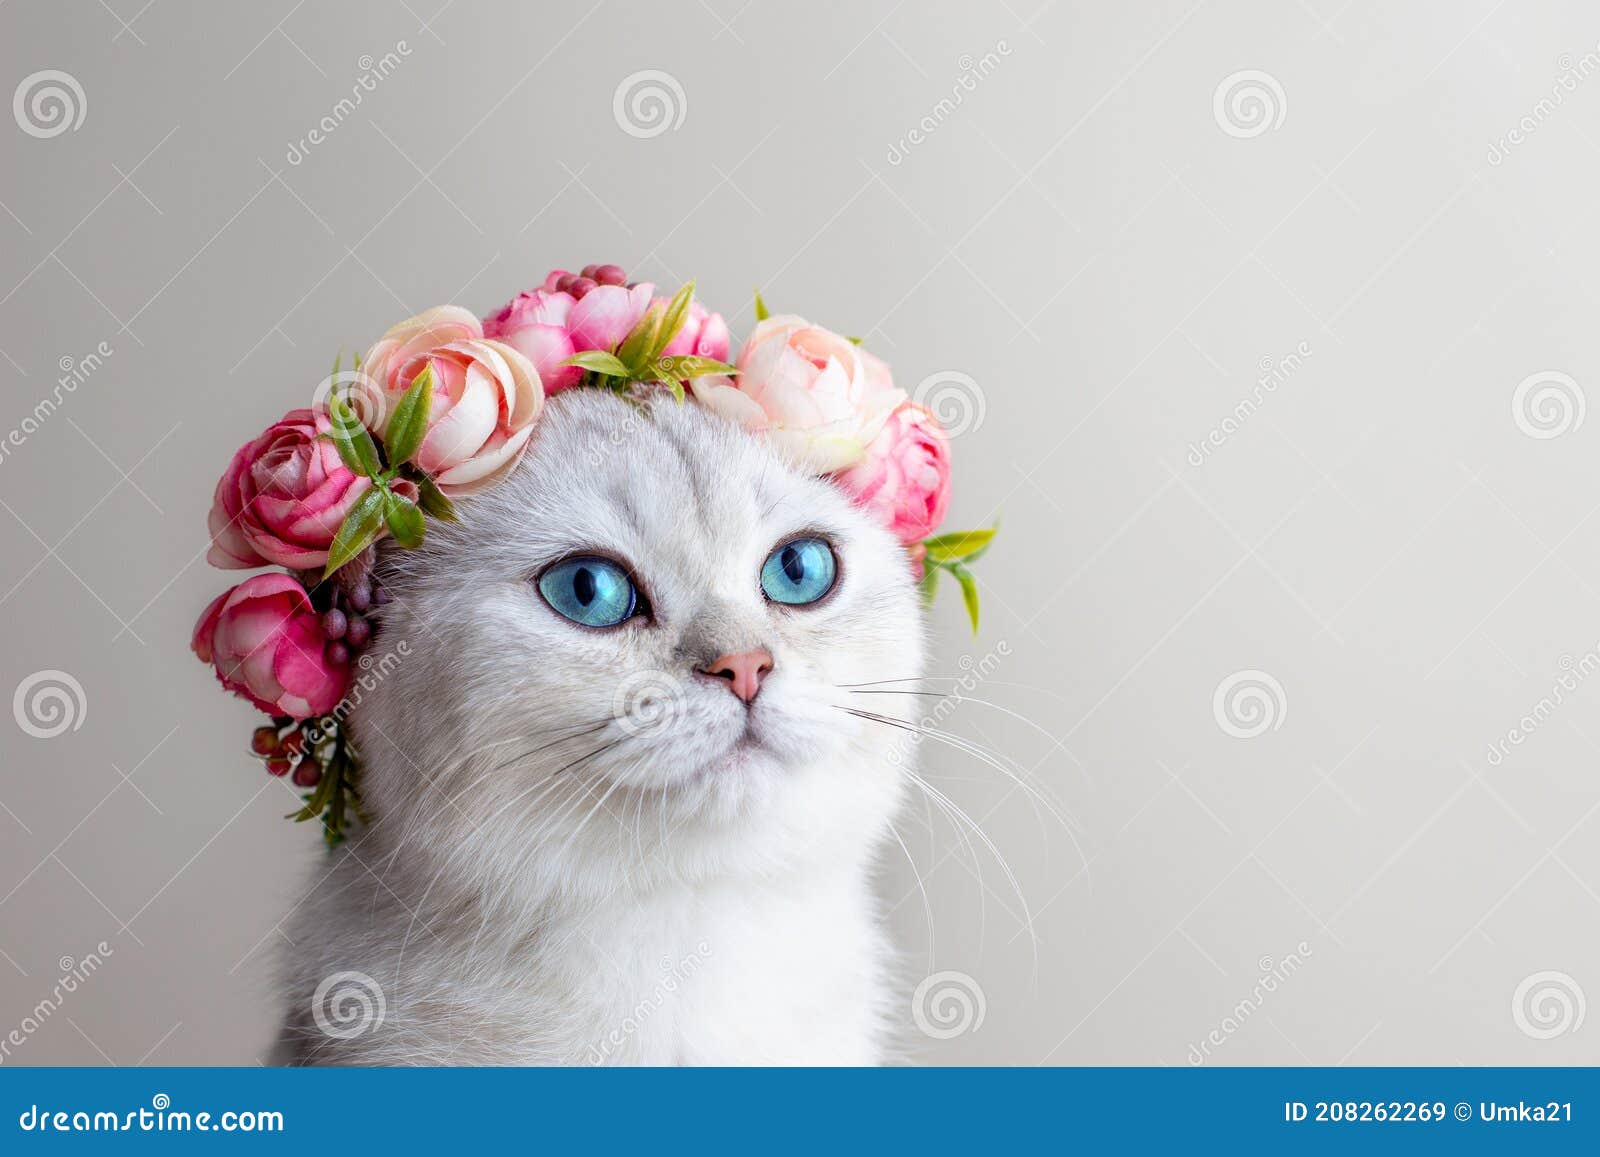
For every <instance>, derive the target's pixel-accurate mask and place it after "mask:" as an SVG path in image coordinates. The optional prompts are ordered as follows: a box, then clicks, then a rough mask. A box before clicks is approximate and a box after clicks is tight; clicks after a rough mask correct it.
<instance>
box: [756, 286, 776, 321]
mask: <svg viewBox="0 0 1600 1157" xmlns="http://www.w3.org/2000/svg"><path fill="white" fill-rule="evenodd" d="M771 316H772V314H771V313H769V312H767V303H766V302H764V301H762V300H761V291H760V290H759V289H758V290H756V320H757V321H766V320H767V318H769V317H771Z"/></svg>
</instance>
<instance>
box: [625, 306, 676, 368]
mask: <svg viewBox="0 0 1600 1157" xmlns="http://www.w3.org/2000/svg"><path fill="white" fill-rule="evenodd" d="M666 312H667V307H666V306H664V305H662V304H661V303H660V302H658V301H652V302H651V303H650V308H649V309H647V310H645V311H644V316H643V317H641V318H640V319H639V324H638V325H636V326H634V327H633V330H632V332H630V333H629V334H628V336H627V337H625V338H623V339H622V344H621V345H620V346H618V347H617V360H618V361H620V362H621V363H622V364H623V365H625V366H627V367H628V373H629V375H630V376H636V375H637V374H638V373H641V372H643V370H644V368H645V366H647V365H649V364H650V359H651V358H653V357H654V356H655V354H656V338H657V336H658V335H659V334H660V333H661V321H662V318H663V317H665V316H666ZM663 344H665V343H663Z"/></svg>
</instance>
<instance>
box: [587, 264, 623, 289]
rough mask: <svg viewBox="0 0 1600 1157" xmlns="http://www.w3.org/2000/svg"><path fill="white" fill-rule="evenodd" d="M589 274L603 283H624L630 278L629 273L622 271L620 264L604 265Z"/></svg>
mask: <svg viewBox="0 0 1600 1157" xmlns="http://www.w3.org/2000/svg"><path fill="white" fill-rule="evenodd" d="M588 276H590V277H592V278H594V279H595V280H596V281H598V282H599V283H600V284H601V285H622V284H623V283H625V282H626V281H627V280H628V275H627V274H626V273H624V272H623V271H622V266H620V265H602V266H600V267H599V268H598V269H596V270H595V271H594V272H593V273H590V274H588Z"/></svg>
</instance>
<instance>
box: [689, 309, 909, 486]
mask: <svg viewBox="0 0 1600 1157" xmlns="http://www.w3.org/2000/svg"><path fill="white" fill-rule="evenodd" d="M869 359H870V360H869ZM736 364H737V366H738V368H739V376H738V377H735V378H732V379H729V378H725V377H705V378H696V379H695V380H694V382H693V385H692V388H693V390H694V395H695V397H696V398H697V399H698V400H699V401H700V402H702V403H703V404H704V405H706V406H707V407H708V408H710V409H712V410H714V411H716V412H717V413H719V414H721V415H723V416H724V417H726V418H728V419H730V420H732V421H734V422H738V423H739V424H740V425H742V426H745V427H746V428H748V429H750V430H754V431H757V432H760V433H764V434H766V435H767V437H769V438H771V439H772V441H773V443H774V445H776V446H777V448H778V449H779V450H780V451H781V452H782V453H784V454H785V455H786V456H787V457H788V458H789V459H790V460H791V461H793V462H794V463H795V464H796V465H797V466H799V467H800V468H802V469H806V470H810V471H812V472H813V473H816V474H832V473H834V472H836V471H840V470H846V469H849V468H850V467H851V466H854V465H856V463H858V462H860V461H861V460H862V459H863V458H864V457H865V456H866V452H867V445H868V443H870V442H871V441H872V440H873V439H874V438H876V437H877V436H878V431H879V430H881V429H883V425H884V423H885V422H886V421H888V418H889V415H890V414H892V413H893V412H894V411H895V410H896V409H897V408H898V407H899V406H900V404H901V403H902V402H904V401H905V400H906V396H905V394H904V393H903V392H902V391H900V390H897V389H895V388H894V382H893V381H892V379H891V378H890V376H889V367H888V366H887V365H885V364H884V363H883V362H882V361H880V360H879V359H877V358H874V357H872V356H871V355H870V354H865V353H864V352H863V351H861V350H858V349H857V348H856V347H855V345H854V344H853V343H852V342H851V341H850V340H849V339H848V338H843V337H840V336H839V335H838V334H836V333H833V332H831V331H830V330H826V329H823V328H821V327H820V326H814V325H812V324H811V323H810V322H808V321H806V320H805V319H804V318H801V317H795V316H793V315H790V314H782V315H774V316H772V317H769V318H767V319H766V320H765V321H763V322H760V323H759V324H758V325H757V326H756V328H755V329H754V330H753V331H752V332H751V334H750V338H749V340H748V341H746V342H745V343H744V348H743V349H742V350H740V351H739V360H738V362H737V363H736Z"/></svg>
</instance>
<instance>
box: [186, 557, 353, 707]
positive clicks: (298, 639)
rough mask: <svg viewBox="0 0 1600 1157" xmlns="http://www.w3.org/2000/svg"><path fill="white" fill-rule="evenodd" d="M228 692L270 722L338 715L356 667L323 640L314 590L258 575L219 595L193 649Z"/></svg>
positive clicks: (277, 574)
mask: <svg viewBox="0 0 1600 1157" xmlns="http://www.w3.org/2000/svg"><path fill="white" fill-rule="evenodd" d="M190 645H191V647H192V648H193V650H194V653H195V655H196V656H198V657H199V659H200V661H201V662H202V663H210V664H211V665H212V666H213V667H214V668H215V669H216V672H217V678H218V679H220V680H221V681H222V685H223V686H224V687H226V688H227V689H228V690H229V691H232V692H233V693H234V694H235V695H238V696H239V697H240V698H242V699H248V700H250V702H252V703H254V704H255V705H256V706H257V707H259V708H260V709H261V710H263V711H265V712H266V713H267V714H268V715H274V716H276V715H288V716H292V717H293V718H295V719H309V718H311V717H312V716H316V715H325V714H327V713H328V712H330V711H332V710H333V709H334V707H336V706H337V705H338V703H339V700H340V698H341V697H342V696H343V695H344V692H345V688H346V687H348V686H349V683H350V666H349V662H348V660H346V661H344V662H335V661H333V660H332V659H331V658H330V655H331V654H335V653H336V652H334V651H333V649H332V648H331V647H329V646H327V640H326V639H325V638H324V637H323V633H322V621H321V616H320V615H318V613H317V612H316V610H315V609H314V608H313V607H312V605H311V597H310V596H309V595H308V594H306V589H305V588H304V587H303V586H301V585H300V583H299V581H298V580H297V579H295V578H294V577H293V576H291V575H287V574H284V573H282V572H281V571H273V572H271V573H269V574H258V575H254V576H252V577H250V578H248V579H246V580H245V581H244V582H242V583H240V584H239V585H238V586H236V587H234V588H233V589H232V590H230V591H226V592H224V593H223V594H221V595H218V596H217V598H216V599H215V600H213V601H212V603H211V605H210V606H208V607H207V608H206V609H205V612H204V613H203V614H202V615H201V616H200V621H199V622H198V623H196V624H195V629H194V639H193V641H192V643H191V644H190Z"/></svg>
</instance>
